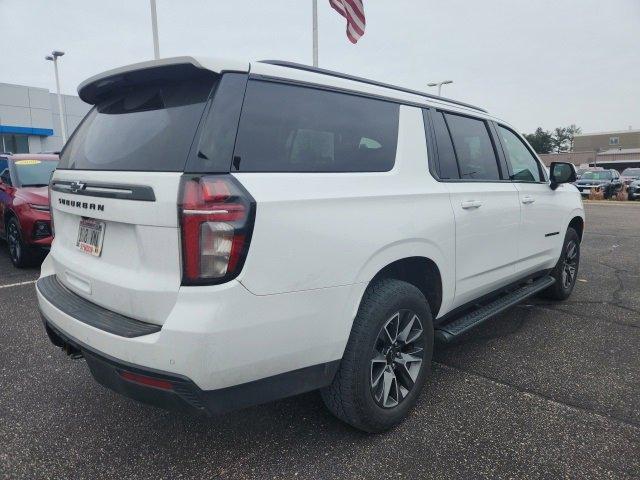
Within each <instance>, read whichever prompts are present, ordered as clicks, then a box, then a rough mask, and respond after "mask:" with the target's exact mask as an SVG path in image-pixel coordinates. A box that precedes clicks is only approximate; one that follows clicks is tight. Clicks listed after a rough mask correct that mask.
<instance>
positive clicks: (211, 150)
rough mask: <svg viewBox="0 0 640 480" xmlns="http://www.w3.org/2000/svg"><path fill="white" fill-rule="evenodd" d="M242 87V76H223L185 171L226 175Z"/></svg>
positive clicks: (230, 157)
mask: <svg viewBox="0 0 640 480" xmlns="http://www.w3.org/2000/svg"><path fill="white" fill-rule="evenodd" d="M246 85H247V75H245V74H240V73H225V74H224V75H223V76H222V79H221V80H220V83H219V84H218V86H217V88H216V93H215V96H214V99H213V102H212V104H211V107H210V109H209V112H208V113H207V119H206V121H205V123H204V126H203V127H202V132H201V133H200V140H199V143H198V148H197V149H194V150H195V151H194V152H193V153H192V156H191V158H190V159H189V162H188V163H187V168H186V171H188V172H193V173H215V172H228V171H229V168H230V166H231V160H232V158H233V147H234V145H235V141H236V131H237V128H238V120H239V119H240V110H241V108H242V99H243V98H244V89H245V87H246Z"/></svg>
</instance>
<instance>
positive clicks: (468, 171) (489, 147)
mask: <svg viewBox="0 0 640 480" xmlns="http://www.w3.org/2000/svg"><path fill="white" fill-rule="evenodd" d="M445 118H446V121H447V125H448V126H449V131H450V132H451V138H452V139H453V145H454V147H455V151H456V155H457V157H458V165H459V167H460V178H462V179H470V180H500V171H499V170H498V162H497V160H496V154H495V151H494V149H493V143H492V142H491V137H489V131H488V130H487V124H486V123H485V122H484V121H483V120H478V119H475V118H469V117H463V116H461V115H453V114H450V113H447V114H445Z"/></svg>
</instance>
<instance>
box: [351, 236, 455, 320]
mask: <svg viewBox="0 0 640 480" xmlns="http://www.w3.org/2000/svg"><path fill="white" fill-rule="evenodd" d="M445 249H446V248H445ZM454 271H455V257H454V254H453V252H449V253H448V254H447V253H446V252H444V251H443V249H442V248H440V246H439V245H438V244H436V243H433V242H431V241H429V240H425V239H424V238H421V239H407V240H403V241H400V242H397V243H393V244H390V245H387V246H385V247H384V248H381V249H380V250H378V251H377V252H375V253H374V254H373V255H372V256H371V257H370V258H369V260H368V261H367V263H366V264H365V265H364V266H363V268H362V269H361V270H360V271H359V273H358V275H357V277H356V283H365V284H371V283H372V282H374V281H376V280H378V279H381V278H395V279H397V280H402V281H406V282H407V283H410V284H412V285H414V286H416V287H417V288H418V289H419V290H420V291H421V292H422V293H423V294H424V295H425V297H426V298H427V300H428V301H429V306H430V308H431V313H432V315H433V318H434V319H435V318H436V317H437V316H438V313H439V312H440V311H441V310H442V309H443V307H444V308H445V309H446V307H447V305H448V304H449V303H450V302H451V300H452V297H453V293H454V290H455V285H454V282H453V281H454V277H455V275H454ZM362 294H364V291H363V292H362ZM361 300H362V297H360V298H359V299H358V302H357V304H358V305H360V302H361Z"/></svg>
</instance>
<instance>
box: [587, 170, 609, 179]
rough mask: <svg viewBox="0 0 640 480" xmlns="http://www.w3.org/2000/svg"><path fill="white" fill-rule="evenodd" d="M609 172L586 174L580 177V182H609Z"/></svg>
mask: <svg viewBox="0 0 640 480" xmlns="http://www.w3.org/2000/svg"><path fill="white" fill-rule="evenodd" d="M612 178H613V175H612V174H611V172H586V173H585V174H584V175H582V180H611V179H612Z"/></svg>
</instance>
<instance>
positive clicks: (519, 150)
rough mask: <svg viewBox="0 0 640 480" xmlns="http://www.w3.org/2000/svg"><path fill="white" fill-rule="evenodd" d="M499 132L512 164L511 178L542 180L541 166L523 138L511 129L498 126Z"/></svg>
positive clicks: (532, 180) (526, 180)
mask: <svg viewBox="0 0 640 480" xmlns="http://www.w3.org/2000/svg"><path fill="white" fill-rule="evenodd" d="M498 134H499V135H500V140H501V142H502V146H503V147H504V153H505V154H506V155H507V161H508V162H509V163H510V164H511V171H512V172H513V174H512V177H511V179H512V180H516V181H519V182H539V181H541V179H542V177H541V173H540V167H539V165H538V161H537V160H536V159H535V157H534V156H533V155H532V154H531V152H530V151H529V149H528V148H527V147H526V145H525V144H524V143H522V140H520V139H519V138H518V136H517V135H516V134H515V133H513V132H512V131H511V130H509V129H506V128H504V127H501V126H498Z"/></svg>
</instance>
